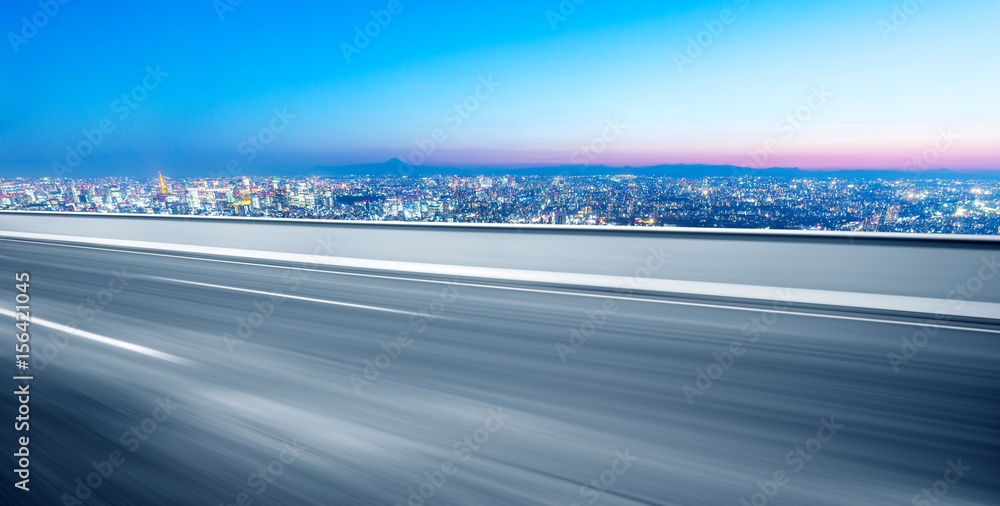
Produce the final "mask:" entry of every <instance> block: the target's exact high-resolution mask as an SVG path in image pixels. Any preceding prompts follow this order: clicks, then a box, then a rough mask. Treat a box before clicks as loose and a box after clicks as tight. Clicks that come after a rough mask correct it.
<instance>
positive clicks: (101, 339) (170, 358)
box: [0, 308, 195, 367]
mask: <svg viewBox="0 0 1000 506" xmlns="http://www.w3.org/2000/svg"><path fill="white" fill-rule="evenodd" d="M0 315H4V316H9V317H11V318H15V316H14V312H13V311H9V310H7V309H2V308H0ZM30 322H31V324H32V325H38V326H40V327H48V328H50V329H52V330H55V331H58V332H65V333H67V334H70V335H74V336H76V337H82V338H84V339H89V340H91V341H94V342H98V343H101V344H107V345H110V346H114V347H116V348H121V349H123V350H129V351H134V352H136V353H142V354H143V355H147V356H150V357H154V358H158V359H160V360H166V361H167V362H173V363H175V364H180V365H185V366H189V367H191V366H194V365H195V363H194V362H192V361H190V360H187V359H183V358H180V357H177V356H174V355H171V354H169V353H164V352H162V351H157V350H154V349H152V348H147V347H145V346H139V345H138V344H132V343H129V342H125V341H121V340H118V339H114V338H111V337H106V336H102V335H98V334H95V333H93V332H87V331H86V330H80V329H78V328H75V327H69V326H67V325H60V324H58V323H54V322H50V321H48V320H43V319H41V318H36V317H32V318H31V320H30Z"/></svg>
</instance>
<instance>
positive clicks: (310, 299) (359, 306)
mask: <svg viewBox="0 0 1000 506" xmlns="http://www.w3.org/2000/svg"><path fill="white" fill-rule="evenodd" d="M142 277H143V278H145V279H153V280H157V281H166V282H169V283H180V284H184V285H194V286H204V287H206V288H215V289H218V290H230V291H233V292H243V293H253V294H257V295H267V296H270V297H280V298H285V299H295V300H303V301H307V302H317V303H319V304H330V305H333V306H344V307H353V308H357V309H367V310H370V311H384V312H386V313H396V314H405V315H410V316H419V314H420V313H415V312H413V311H402V310H399V309H389V308H387V307H378V306H366V305H364V304H354V303H351V302H340V301H336V300H326V299H316V298H313V297H302V296H300V295H288V294H284V293H278V292H266V291H263V290H251V289H249V288H237V287H235V286H225V285H213V284H211V283H199V282H197V281H186V280H183V279H175V278H163V277H159V276H142Z"/></svg>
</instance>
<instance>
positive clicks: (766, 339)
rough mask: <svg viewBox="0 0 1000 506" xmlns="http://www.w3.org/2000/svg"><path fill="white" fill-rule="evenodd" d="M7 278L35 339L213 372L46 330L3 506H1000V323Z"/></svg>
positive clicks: (94, 252)
mask: <svg viewBox="0 0 1000 506" xmlns="http://www.w3.org/2000/svg"><path fill="white" fill-rule="evenodd" d="M0 235H2V233H0ZM450 246H452V245H450V244H440V245H439V247H440V248H448V247H450ZM401 247H405V246H401ZM456 247H458V245H456ZM667 249H668V251H680V250H681V249H682V248H680V247H678V248H675V249H671V248H667ZM640 251H645V248H642V249H640ZM755 251H757V250H755ZM893 251H896V252H897V254H898V253H899V252H901V251H903V250H901V249H893ZM985 251H986V252H987V253H992V251H995V250H992V251H990V250H985ZM741 254H742V255H744V260H746V265H753V264H754V262H758V263H759V262H762V261H763V260H762V259H758V258H753V257H750V256H748V255H749V254H748V253H741ZM982 254H983V252H979V253H977V254H975V255H970V257H971V258H973V259H976V260H978V258H979V257H980V256H981V255H982ZM539 255H541V253H539ZM216 260H218V258H216ZM511 261H512V262H513V261H514V260H511ZM672 261H678V262H682V261H684V258H683V257H682V255H680V254H679V253H678V254H676V255H675V256H674V257H673V259H672ZM871 261H872V262H874V263H878V262H881V261H882V259H880V258H877V257H874V256H873V257H872V258H871ZM0 262H2V266H3V271H4V274H3V278H4V279H8V280H9V282H6V283H4V284H2V285H0V287H2V288H0V304H8V307H6V308H4V309H5V310H9V309H12V308H13V304H14V302H13V301H14V287H13V285H14V283H13V276H12V275H10V274H11V273H12V272H19V271H28V272H30V273H31V290H32V292H31V293H32V295H31V297H32V298H31V301H32V302H31V303H32V307H31V311H32V316H33V317H34V318H42V319H43V320H46V321H48V322H57V323H58V324H60V325H66V326H72V325H74V324H76V325H78V327H79V328H80V332H87V333H90V334H93V335H98V336H104V337H106V338H108V339H114V340H116V341H121V342H125V343H129V344H130V345H132V346H137V347H143V348H144V349H149V350H156V351H157V352H158V353H163V354H167V355H170V356H174V357H179V358H181V359H183V360H186V361H190V362H191V363H192V366H190V367H188V366H182V365H179V364H177V363H174V362H170V361H165V360H160V359H158V358H156V357H153V356H149V355H146V354H141V353H135V352H134V351H132V350H129V349H123V348H120V347H113V346H107V345H106V343H102V342H97V341H93V340H90V339H75V338H71V339H69V341H68V342H66V343H65V345H64V346H63V347H61V348H60V347H58V346H57V345H56V344H55V341H54V340H53V339H52V336H51V335H49V333H48V332H47V330H46V329H44V328H35V329H34V333H33V335H32V359H33V360H35V359H36V358H38V357H43V358H46V359H47V360H48V363H47V367H45V368H44V369H43V370H41V371H35V374H36V377H35V380H34V381H33V383H32V393H34V395H33V396H32V399H31V402H32V405H31V406H32V426H31V428H32V429H33V430H32V431H31V436H32V446H31V456H32V475H31V476H32V480H31V492H30V493H27V494H26V493H23V492H21V491H19V490H16V489H14V488H13V487H12V485H11V484H10V480H8V483H7V485H5V486H4V487H3V488H2V490H3V492H2V493H0V496H2V500H0V502H2V503H3V504H65V503H66V502H65V501H66V500H67V498H76V497H79V495H80V494H83V495H86V494H85V493H88V492H89V493H90V494H92V495H89V496H88V498H86V499H85V500H83V499H80V502H81V503H83V504H86V505H122V504H125V505H131V504H134V505H144V506H145V505H178V504H205V505H211V506H215V505H218V504H227V505H228V504H240V501H241V500H243V502H244V503H245V502H246V500H250V501H252V503H253V504H255V505H257V504H262V505H307V504H321V505H376V504H379V505H394V504H409V505H412V506H419V505H423V504H427V505H461V506H469V505H526V506H530V505H560V506H568V505H571V504H580V505H587V504H600V505H609V506H611V505H614V506H626V505H628V506H635V505H716V504H718V505H733V506H737V505H741V504H744V503H747V504H762V503H766V504H788V505H793V504H794V505H798V504H807V505H821V506H825V505H869V504H871V505H898V504H925V503H926V502H927V501H928V497H932V498H934V499H939V496H938V495H935V494H936V493H937V492H940V491H941V486H940V485H938V484H937V482H939V481H941V480H942V478H944V479H949V478H951V477H953V476H954V472H950V471H949V470H952V469H954V468H955V467H953V466H958V468H959V469H962V470H963V471H962V473H963V474H962V475H961V477H960V479H959V480H957V481H951V482H949V483H948V484H947V485H945V486H946V488H947V492H946V496H944V500H943V501H942V502H947V503H948V504H952V505H995V504H1000V484H998V481H997V480H998V478H997V477H998V476H1000V437H998V436H1000V429H998V424H997V420H1000V406H998V403H997V399H1000V369H998V368H997V367H996V364H997V361H998V359H1000V356H998V355H1000V354H998V346H997V344H996V335H995V334H993V333H991V332H989V331H996V330H997V329H1000V325H998V322H997V320H989V319H975V320H961V319H950V320H946V321H939V320H935V319H934V318H933V317H932V316H931V315H915V314H897V313H893V314H880V313H878V312H875V311H866V310H864V308H857V309H848V308H843V307H839V308H838V307H810V308H808V309H809V311H812V312H813V313H815V314H808V313H807V312H803V313H795V309H797V308H795V307H794V302H793V301H789V302H788V303H787V304H785V305H776V304H772V303H767V304H764V303H761V302H759V301H758V302H756V303H752V302H747V301H745V300H738V299H725V298H715V299H711V300H707V301H705V300H703V299H690V300H685V299H684V298H683V297H675V299H674V300H678V301H681V302H685V301H687V302H694V303H700V302H699V301H701V302H707V303H706V304H703V305H678V304H661V303H657V301H658V300H661V299H662V300H670V299H669V298H668V297H667V296H666V295H651V294H648V293H647V294H641V296H637V297H635V298H634V299H630V298H629V296H628V295H623V294H622V293H619V292H614V291H601V290H597V289H593V290H588V289H584V288H579V287H574V288H567V287H565V286H557V285H545V284H541V283H539V284H536V285H532V286H527V285H524V286H525V287H526V288H533V289H536V290H512V289H510V288H511V285H510V283H504V282H502V281H490V280H484V279H476V280H463V279H439V278H433V279H428V278H426V277H425V276H421V275H416V274H414V275H413V277H412V278H407V277H405V276H400V275H399V273H384V272H369V273H368V274H374V275H376V276H382V275H384V277H366V276H360V275H357V274H358V273H361V271H358V272H355V273H339V272H333V271H330V272H324V271H323V269H322V268H317V269H311V270H309V271H308V272H307V273H306V274H307V275H302V276H299V277H298V278H297V279H299V282H298V284H297V285H294V287H293V286H292V285H289V284H288V282H287V281H288V278H289V276H286V274H288V273H289V272H294V271H295V269H296V266H295V265H291V264H282V263H274V265H271V266H268V265H263V264H268V263H269V262H267V261H261V262H259V263H260V264H262V265H252V264H247V263H228V262H206V261H202V260H200V259H196V258H185V257H184V255H179V254H172V255H170V256H157V255H146V254H135V253H132V252H128V251H121V250H119V251H114V250H107V249H100V248H95V249H86V248H74V247H66V246H64V245H61V244H58V243H51V244H44V243H31V242H24V241H13V240H6V239H0ZM609 262H610V261H609ZM565 263H566V264H568V267H573V266H574V260H571V259H569V257H567V258H566V260H565ZM635 265H636V263H626V262H623V263H621V264H619V265H617V266H616V268H617V270H618V271H620V272H622V273H629V272H631V270H632V269H633V268H634V267H635ZM122 266H125V268H126V269H127V271H128V272H129V273H131V274H133V275H134V278H132V279H131V280H130V282H129V284H128V286H127V288H126V289H125V290H124V291H123V292H122V293H121V294H119V295H116V297H115V298H114V299H113V300H111V301H110V302H109V303H108V304H107V305H105V306H102V307H100V309H101V310H100V311H98V312H97V313H96V316H94V318H93V319H92V320H89V321H87V320H86V319H84V318H82V317H81V314H80V308H81V304H86V301H87V299H88V298H91V297H94V294H95V293H96V292H97V291H98V290H100V289H101V287H103V286H106V285H107V283H108V278H109V276H110V274H109V273H110V272H111V271H112V270H113V269H120V268H122ZM611 267H613V266H609V265H606V264H602V266H601V268H605V269H609V270H610V269H611ZM952 267H954V270H955V271H957V272H962V273H964V274H962V275H963V276H966V277H968V276H972V275H975V273H976V271H977V269H978V264H976V263H970V264H969V266H968V269H967V271H968V272H966V270H964V269H962V268H960V267H959V266H952ZM949 268H951V267H949ZM663 272H667V271H666V270H663V271H661V273H663ZM675 272H676V271H672V272H671V274H670V275H674V273H675ZM765 274H767V272H766V271H759V272H757V275H760V276H764V275H765ZM835 275H838V276H841V277H851V276H852V274H851V272H846V271H844V272H839V273H836V274H835ZM920 275H921V271H920V270H919V269H916V268H915V269H914V271H913V278H916V279H919V278H920ZM162 278H170V279H172V280H175V281H170V280H165V279H162ZM176 281H184V282H181V283H179V282H176ZM428 281H433V282H428ZM462 282H468V284H464V285H459V284H458V283H462ZM859 282H860V281H859ZM900 283H901V284H902V283H909V284H910V285H913V284H914V280H913V279H909V280H900ZM992 283H995V281H991V280H980V284H981V285H982V286H981V288H980V291H979V292H978V297H977V298H976V299H975V300H976V301H979V302H991V303H992V302H997V299H996V297H995V293H996V291H995V288H994V287H993V285H992ZM206 285H218V286H225V287H231V288H238V289H239V290H220V289H218V288H215V287H213V286H206ZM491 285H496V286H495V287H494V286H491ZM918 288H919V287H914V288H913V289H914V290H917V289H918ZM636 294H637V295H639V294H640V291H637V292H636ZM275 295H279V296H280V295H291V296H290V297H275ZM602 295H606V296H607V297H601V296H602ZM919 295H920V296H927V294H923V293H921V294H919ZM939 297H940V298H941V299H942V300H943V299H944V298H945V293H941V294H940V296H939ZM2 301H7V302H2ZM317 301H336V302H343V304H341V305H331V304H320V303H317ZM352 306H357V307H352ZM366 307H379V308H386V309H391V310H393V311H398V312H400V313H402V314H399V313H392V312H384V311H371V310H369V309H366ZM730 307H731V308H732V309H730ZM789 308H791V309H789ZM733 309H738V310H733ZM747 309H756V310H757V311H756V312H754V311H751V312H748V311H747ZM3 315H4V316H3V317H2V318H0V322H4V321H6V322H8V324H12V320H11V318H10V313H9V311H4V312H3ZM825 315H837V316H845V317H850V318H859V319H858V320H853V319H840V318H827V317H822V318H820V317H817V316H825ZM863 319H870V320H876V319H877V320H882V321H868V320H863ZM35 321H36V322H37V321H38V320H35ZM897 322H899V323H907V324H912V323H914V322H928V323H947V324H948V326H949V327H954V328H934V329H930V327H927V328H925V329H919V328H914V327H913V326H911V325H900V324H898V323H897ZM928 329H930V330H928ZM984 330H985V331H987V332H984ZM920 332H923V334H919V333H920ZM75 335H76V336H81V335H83V334H75ZM226 335H231V336H235V337H236V338H238V341H237V343H238V344H235V345H227V342H226V341H225V337H224V336H226ZM918 335H919V337H918ZM564 343H565V344H564ZM737 343H738V345H737ZM906 343H910V344H909V345H907V344H906ZM230 344H232V343H230ZM559 344H563V346H564V348H563V349H564V350H565V349H567V348H565V347H566V346H569V347H570V348H568V349H571V350H572V351H571V352H568V353H563V355H564V356H563V358H565V361H564V360H562V359H561V357H560V351H559V347H558V345H559ZM46 349H48V353H47V352H46ZM54 350H56V351H58V353H53V351H54ZM901 350H902V351H901ZM893 353H895V354H900V355H901V356H904V357H905V362H903V363H897V364H896V367H894V366H893V364H892V363H891V360H890V358H889V355H890V354H893ZM49 357H51V358H49ZM359 382H360V383H359ZM0 399H2V400H0V403H2V410H3V413H7V414H11V413H14V412H15V405H14V402H15V400H14V399H13V398H12V396H10V395H5V396H0ZM164 399H169V402H171V403H174V404H175V405H176V408H175V409H173V411H171V414H170V416H169V418H167V419H165V420H163V421H161V422H158V423H157V424H156V425H155V430H152V431H147V430H145V429H142V431H140V433H139V434H140V435H142V437H137V436H135V435H134V433H133V432H131V430H132V429H133V428H135V427H144V426H143V424H142V423H143V420H146V419H149V417H150V416H151V414H152V413H154V410H155V409H156V408H157V406H158V405H160V404H158V402H160V403H162V402H164V401H163V400H164ZM4 416H8V415H4ZM4 427H5V429H4V435H5V436H4V437H5V439H4V440H5V443H4V444H7V445H8V446H9V441H10V440H9V439H8V437H9V432H7V431H9V430H10V425H9V424H6V423H5V424H4ZM143 438H145V439H143ZM113 451H120V452H122V454H124V456H125V461H124V463H122V464H121V465H119V466H116V467H114V469H113V474H111V475H110V476H107V477H104V478H102V482H101V484H100V485H99V486H98V487H93V488H91V487H86V486H84V487H82V488H81V483H83V484H84V485H85V484H86V483H85V482H86V479H87V476H88V475H89V474H91V473H94V472H96V471H95V469H97V467H95V464H96V465H98V466H99V465H100V464H101V462H104V461H107V460H108V456H109V454H110V453H111V452H113ZM7 454H8V455H9V454H10V452H8V453H7ZM6 462H7V464H8V465H11V466H13V465H14V463H13V462H12V458H11V457H10V456H8V457H7V460H6ZM949 462H950V463H951V464H949ZM966 468H967V469H966ZM8 469H10V467H8ZM8 477H10V475H8ZM78 478H79V479H81V480H82V481H80V482H77V481H76V480H77V479H78ZM943 483H945V482H942V484H943ZM925 490H927V491H928V493H929V494H930V495H929V496H927V495H925V493H924V491H925ZM15 492H16V493H15ZM241 494H242V495H241ZM762 501H763V502H762ZM71 504H73V503H72V502H71Z"/></svg>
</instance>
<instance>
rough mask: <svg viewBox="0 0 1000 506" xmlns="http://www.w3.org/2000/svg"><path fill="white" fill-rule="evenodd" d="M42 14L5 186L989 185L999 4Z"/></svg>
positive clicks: (250, 7)
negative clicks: (662, 179) (278, 180)
mask: <svg viewBox="0 0 1000 506" xmlns="http://www.w3.org/2000/svg"><path fill="white" fill-rule="evenodd" d="M42 4H45V5H46V6H48V5H49V4H48V3H45V2H42V3H37V2H36V3H31V2H22V3H17V4H12V3H8V4H5V5H4V6H2V7H0V9H2V10H3V13H4V16H3V19H7V20H8V21H7V24H6V26H5V28H6V32H7V42H8V44H7V47H6V48H5V49H4V50H3V51H0V65H3V66H4V67H5V68H8V69H9V70H10V73H11V75H15V76H18V78H17V79H8V80H4V82H3V83H2V84H0V89H2V90H3V93H0V96H2V97H4V98H3V101H4V102H3V103H2V104H0V105H2V107H0V110H2V111H4V112H3V113H0V175H3V176H16V175H19V174H24V175H32V176H44V175H58V174H55V170H56V167H57V165H58V164H62V165H68V164H69V162H70V161H72V160H74V159H76V158H79V159H80V163H79V164H78V165H77V166H76V167H73V168H74V170H75V171H76V174H80V175H87V176H95V175H103V174H115V175H127V174H136V175H143V176H150V175H152V174H155V173H156V172H157V171H163V172H167V173H174V174H187V175H193V174H199V173H202V174H204V173H208V172H210V171H220V170H223V168H224V167H225V166H226V164H227V163H228V162H229V161H231V160H233V159H237V160H239V161H240V162H241V164H243V165H244V166H245V170H247V171H248V173H249V172H255V173H267V172H279V171H287V170H292V169H298V170H304V169H307V168H310V167H314V166H336V165H349V164H359V163H381V162H382V161H384V160H388V159H391V158H399V159H401V160H404V161H405V162H407V163H409V164H411V165H423V164H428V165H434V166H454V167H477V166H479V167H510V168H519V167H525V166H531V165H561V164H572V163H574V161H578V160H581V159H586V161H587V163H590V164H606V165H616V166H624V165H629V166H644V165H655V164H678V163H687V164H711V165H736V166H744V167H752V168H763V167H799V168H802V169H806V170H816V169H902V170H906V169H907V167H912V166H913V165H915V164H923V165H926V167H921V169H925V168H926V169H939V168H949V169H953V170H960V171H961V170H990V169H993V170H995V169H998V168H1000V166H998V164H997V159H998V156H1000V147H998V145H997V143H996V142H995V140H996V139H997V138H1000V123H998V122H997V121H996V118H997V117H998V115H1000V98H998V97H997V96H996V93H995V90H996V89H997V86H998V84H1000V57H998V56H997V55H996V54H995V52H994V51H992V48H993V47H995V46H996V45H997V44H996V42H1000V36H998V35H997V34H996V32H995V30H993V26H992V24H991V19H994V18H995V14H997V13H998V9H1000V6H998V5H997V4H996V3H995V2H988V1H979V0H977V1H970V2H963V3H961V4H948V3H942V2H929V1H919V0H906V1H886V2H863V1H860V0H851V1H847V2H814V3H810V4H809V5H799V4H789V3H787V2H781V1H757V0H733V1H724V2H707V1H680V2H670V3H668V4H664V3H663V2H651V1H632V2H616V3H614V4H608V3H602V2H595V1H590V2H575V1H572V0H562V1H556V0H551V1H541V0H537V1H536V0H521V1H515V2H505V3H503V4H490V3H476V4H468V5H440V4H433V3H432V4H422V3H420V2H409V1H408V0H399V1H396V0H391V1H390V0H377V1H376V0H373V1H369V2H365V3H363V4H356V3H347V2H333V3H330V4H323V5H316V4H313V3H309V2H291V3H286V4H282V5H281V6H278V5H262V4H253V3H246V2H242V3H240V2H234V1H228V0H219V1H216V2H196V1H185V2H177V3H173V4H170V5H169V7H167V6H160V5H155V4H131V3H125V4H121V5H117V6H116V8H115V9H104V8H98V7H94V6H88V5H86V4H77V3H75V2H74V3H66V4H62V3H59V2H56V3H55V4H52V6H49V7H44V8H43V6H42ZM45 9H48V11H46V10H45ZM366 31H367V33H366ZM261 34H268V36H267V37H263V38H262V37H261ZM991 42H992V43H991ZM111 48H114V49H113V51H112V50H111ZM581 153H584V154H583V155H581ZM581 156H582V158H581Z"/></svg>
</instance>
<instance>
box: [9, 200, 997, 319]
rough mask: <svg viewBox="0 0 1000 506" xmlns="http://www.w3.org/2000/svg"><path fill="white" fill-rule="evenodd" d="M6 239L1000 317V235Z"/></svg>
mask: <svg viewBox="0 0 1000 506" xmlns="http://www.w3.org/2000/svg"><path fill="white" fill-rule="evenodd" d="M0 237H6V238H8V239H17V240H34V241H37V240H44V241H55V242H71V243H89V244H100V245H103V246H104V247H119V248H141V249H154V250H162V251H173V252H184V253H196V254H208V255H222V256H236V257H242V258H257V259H267V260H272V261H289V262H295V261H301V260H302V259H303V258H306V257H307V256H309V255H312V254H313V253H314V251H315V249H316V245H317V244H318V243H319V242H321V241H326V242H327V243H331V242H332V243H335V244H336V250H335V253H334V254H332V255H330V256H327V257H325V258H324V259H323V261H322V263H323V264H325V265H327V266H331V267H342V268H351V269H375V270H380V271H396V272H408V273H417V274H421V275H433V276H451V277H454V276H459V277H468V278H489V279H500V280H506V281H511V282H518V283H523V282H528V283H530V282H538V283H545V284H546V285H550V286H551V285H560V286H575V287H580V286H586V287H596V288H601V289H607V290H617V291H619V292H622V293H625V292H627V293H629V294H635V293H641V292H648V293H660V294H678V295H685V296H700V297H728V298H737V299H754V300H783V301H784V300H791V301H793V302H794V303H797V304H819V305H830V306H845V307H853V308H866V309H872V310H877V311H893V312H912V313H921V314H944V315H948V316H950V317H963V318H985V319H1000V280H994V278H995V277H1000V276H998V273H997V269H998V267H1000V266H998V264H997V261H998V260H1000V238H997V237H990V236H947V235H928V234H882V233H839V232H812V231H773V230H732V229H679V228H650V227H581V226H548V225H546V226H538V225H532V226H516V225H466V224H436V223H399V222H343V221H318V220H288V219H255V218H216V217H181V216H162V215H158V216H154V215H110V214H93V213H40V212H0Z"/></svg>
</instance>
